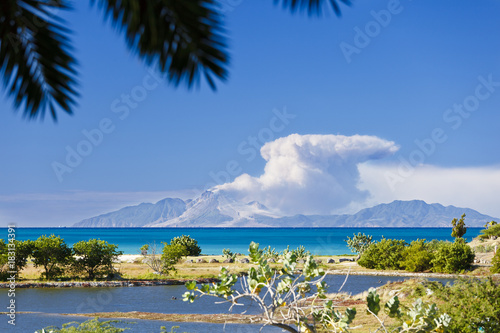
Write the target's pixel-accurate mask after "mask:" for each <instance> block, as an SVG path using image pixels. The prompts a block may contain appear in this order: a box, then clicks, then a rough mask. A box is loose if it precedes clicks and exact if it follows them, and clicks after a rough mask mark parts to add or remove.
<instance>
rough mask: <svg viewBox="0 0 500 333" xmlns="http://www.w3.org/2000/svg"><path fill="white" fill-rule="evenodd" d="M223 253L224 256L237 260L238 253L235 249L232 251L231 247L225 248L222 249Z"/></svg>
mask: <svg viewBox="0 0 500 333" xmlns="http://www.w3.org/2000/svg"><path fill="white" fill-rule="evenodd" d="M222 255H223V256H224V257H226V258H227V259H232V260H235V259H236V253H234V252H233V251H231V250H230V249H223V250H222Z"/></svg>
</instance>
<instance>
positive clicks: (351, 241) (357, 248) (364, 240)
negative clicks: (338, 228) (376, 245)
mask: <svg viewBox="0 0 500 333" xmlns="http://www.w3.org/2000/svg"><path fill="white" fill-rule="evenodd" d="M372 239H373V236H368V235H365V234H362V233H361V232H358V234H357V235H356V234H353V237H352V238H351V237H349V236H347V240H346V243H347V247H348V248H349V249H351V251H352V252H355V253H358V254H359V256H361V255H362V254H363V252H365V250H366V249H367V248H368V246H370V244H371V243H372ZM358 259H359V257H358Z"/></svg>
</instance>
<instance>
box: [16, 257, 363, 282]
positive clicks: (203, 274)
mask: <svg viewBox="0 0 500 333" xmlns="http://www.w3.org/2000/svg"><path fill="white" fill-rule="evenodd" d="M345 257H347V256H345V255H344V256H315V258H317V259H321V260H322V261H323V263H322V264H321V266H322V267H323V268H324V269H325V270H328V269H330V270H332V269H335V270H347V269H349V266H352V267H351V270H352V271H357V270H360V271H361V270H364V271H366V269H363V268H362V267H359V266H357V265H356V264H355V263H353V262H344V263H341V264H339V263H338V259H339V258H345ZM199 258H202V259H204V260H206V261H207V262H206V263H197V262H196V260H197V259H199ZM242 258H248V256H239V257H238V258H237V260H236V262H234V263H223V261H224V259H225V258H224V257H223V256H198V257H187V258H183V259H182V260H180V262H179V263H178V264H177V265H176V269H177V271H176V272H170V273H169V275H167V276H165V275H158V274H154V272H153V270H152V269H151V268H149V267H148V266H147V265H146V264H144V263H142V260H134V262H121V263H116V264H114V268H115V269H116V271H117V272H118V273H119V274H120V275H121V276H122V278H123V279H127V280H159V279H166V278H170V279H197V278H216V277H217V276H218V274H219V271H220V268H221V267H222V266H226V267H229V268H230V270H231V271H232V272H234V273H236V274H242V273H246V272H247V270H248V268H249V267H250V265H251V264H242V263H240V262H239V260H240V259H242ZM328 258H334V259H335V260H336V261H337V263H335V264H326V260H327V259H328ZM210 259H217V260H219V263H209V262H208V261H210ZM187 260H193V263H186V261H187ZM279 265H280V264H279V263H276V264H270V266H271V267H278V266H279ZM298 267H299V268H300V267H301V265H300V264H299V265H298ZM42 273H43V268H41V267H38V268H37V267H34V266H33V264H32V263H31V262H30V263H28V265H27V266H26V267H25V268H24V269H23V270H22V271H21V272H20V279H19V280H18V281H22V282H39V281H41V280H42ZM58 280H59V281H81V280H84V279H83V277H77V276H72V275H66V276H62V277H58V278H57V279H56V281H58Z"/></svg>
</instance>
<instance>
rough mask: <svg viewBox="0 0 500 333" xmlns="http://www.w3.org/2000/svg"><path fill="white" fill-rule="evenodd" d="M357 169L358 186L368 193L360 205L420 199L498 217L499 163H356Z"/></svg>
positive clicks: (499, 213) (499, 214) (499, 192)
mask: <svg viewBox="0 0 500 333" xmlns="http://www.w3.org/2000/svg"><path fill="white" fill-rule="evenodd" d="M359 171H360V175H361V179H360V184H359V187H360V189H362V190H365V191H369V192H370V193H371V198H369V199H368V200H367V201H366V202H365V203H364V204H363V205H364V206H373V205H374V204H378V203H381V202H391V201H393V200H414V199H420V200H424V201H426V202H427V203H440V204H443V205H445V206H446V205H453V206H457V207H464V208H472V209H475V210H477V211H479V212H480V213H482V214H487V215H490V216H493V217H500V200H499V195H500V166H496V167H466V168H465V167H464V168H445V167H436V166H431V165H421V166H418V167H416V168H414V169H413V170H407V169H402V168H401V166H400V165H386V164H385V165H384V164H375V163H364V164H360V165H359Z"/></svg>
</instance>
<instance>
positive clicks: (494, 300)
mask: <svg viewBox="0 0 500 333" xmlns="http://www.w3.org/2000/svg"><path fill="white" fill-rule="evenodd" d="M434 296H435V297H437V298H438V300H441V302H440V303H442V305H441V310H443V311H445V312H446V313H448V314H449V315H450V316H451V317H452V318H453V320H452V321H451V325H450V327H449V328H450V330H449V331H450V332H463V333H472V332H474V333H476V332H484V333H498V332H500V304H499V302H500V286H499V285H498V284H497V283H495V282H494V281H493V280H492V279H491V278H489V279H481V280H480V279H458V280H457V281H456V282H455V283H454V284H453V286H446V287H440V288H439V289H438V290H436V291H435V293H434Z"/></svg>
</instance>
